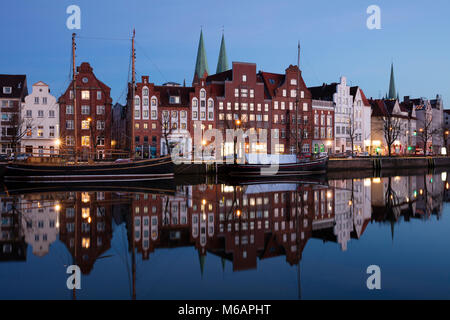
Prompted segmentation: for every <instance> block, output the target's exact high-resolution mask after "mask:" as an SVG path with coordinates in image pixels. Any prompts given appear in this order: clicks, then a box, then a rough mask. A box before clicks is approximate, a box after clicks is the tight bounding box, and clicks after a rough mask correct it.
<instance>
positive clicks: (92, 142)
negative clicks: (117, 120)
mask: <svg viewBox="0 0 450 320" xmlns="http://www.w3.org/2000/svg"><path fill="white" fill-rule="evenodd" d="M110 91H111V89H110V88H109V87H108V86H106V85H105V84H104V83H103V82H101V81H100V80H98V79H97V77H96V76H95V74H94V72H93V69H92V67H91V66H90V65H89V63H87V62H83V63H82V64H81V65H80V66H79V67H77V76H76V94H77V96H76V104H77V123H75V110H74V108H73V101H74V100H73V81H72V82H71V84H70V85H69V87H68V88H67V89H66V91H65V92H64V94H63V95H62V96H61V97H59V99H58V103H59V108H60V109H59V117H60V118H59V119H60V122H59V123H60V137H61V142H62V145H61V152H62V153H63V154H72V153H73V152H74V150H75V146H76V145H78V147H79V155H80V157H81V159H84V160H86V159H88V158H89V154H90V155H91V158H92V159H93V158H95V159H104V158H110V157H111V123H112V113H111V105H112V99H111V96H110ZM75 125H76V126H77V131H78V133H77V138H75ZM75 139H77V140H78V143H76V140H75Z"/></svg>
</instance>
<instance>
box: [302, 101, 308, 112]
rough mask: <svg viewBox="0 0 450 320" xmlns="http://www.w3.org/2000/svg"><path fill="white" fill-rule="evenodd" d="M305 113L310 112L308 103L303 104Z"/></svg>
mask: <svg viewBox="0 0 450 320" xmlns="http://www.w3.org/2000/svg"><path fill="white" fill-rule="evenodd" d="M303 111H308V104H307V103H306V102H304V103H303Z"/></svg>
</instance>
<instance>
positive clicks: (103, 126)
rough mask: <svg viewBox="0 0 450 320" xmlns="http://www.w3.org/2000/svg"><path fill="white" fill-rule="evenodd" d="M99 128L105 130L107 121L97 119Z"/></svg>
mask: <svg viewBox="0 0 450 320" xmlns="http://www.w3.org/2000/svg"><path fill="white" fill-rule="evenodd" d="M97 130H105V121H97Z"/></svg>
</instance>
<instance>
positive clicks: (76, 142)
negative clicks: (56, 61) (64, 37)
mask: <svg viewBox="0 0 450 320" xmlns="http://www.w3.org/2000/svg"><path fill="white" fill-rule="evenodd" d="M75 36H76V33H72V85H73V88H72V91H73V109H74V118H75V119H74V124H75V128H74V129H75V164H76V163H78V111H77V110H78V109H77V93H76V77H77V75H76V68H75V49H76V43H75Z"/></svg>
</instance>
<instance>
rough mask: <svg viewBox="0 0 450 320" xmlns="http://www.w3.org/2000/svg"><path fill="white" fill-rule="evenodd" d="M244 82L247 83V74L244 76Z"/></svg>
mask: <svg viewBox="0 0 450 320" xmlns="http://www.w3.org/2000/svg"><path fill="white" fill-rule="evenodd" d="M242 82H247V75H245V74H243V75H242Z"/></svg>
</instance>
